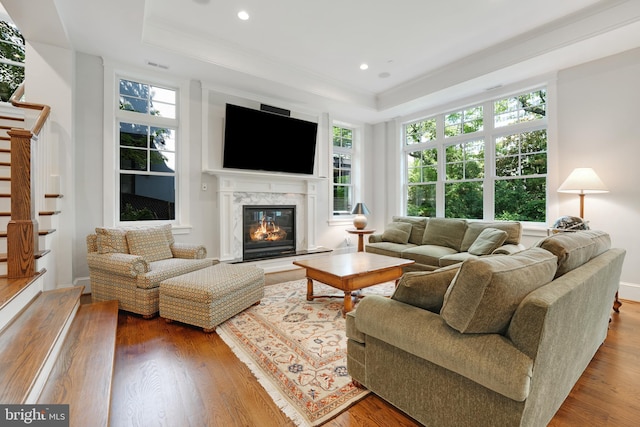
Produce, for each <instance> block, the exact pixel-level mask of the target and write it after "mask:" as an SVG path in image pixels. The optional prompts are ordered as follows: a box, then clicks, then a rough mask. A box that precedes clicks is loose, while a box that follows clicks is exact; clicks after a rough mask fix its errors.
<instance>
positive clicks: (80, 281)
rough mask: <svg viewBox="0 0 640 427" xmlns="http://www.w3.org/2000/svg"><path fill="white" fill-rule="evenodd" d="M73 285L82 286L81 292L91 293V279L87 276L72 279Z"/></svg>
mask: <svg viewBox="0 0 640 427" xmlns="http://www.w3.org/2000/svg"><path fill="white" fill-rule="evenodd" d="M73 286H84V290H83V291H82V293H83V294H90V293H91V280H90V279H89V278H88V277H78V278H77V279H75V280H74V281H73Z"/></svg>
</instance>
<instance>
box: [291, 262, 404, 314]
mask: <svg viewBox="0 0 640 427" xmlns="http://www.w3.org/2000/svg"><path fill="white" fill-rule="evenodd" d="M414 262H415V261H413V260H409V259H402V258H395V257H390V256H385V255H378V254H372V253H369V252H356V253H348V254H343V255H329V256H323V257H318V258H311V259H308V260H301V261H294V262H293V263H294V264H295V265H297V266H300V267H304V268H306V269H307V300H308V301H311V300H313V299H314V298H321V297H331V296H332V295H314V294H313V281H314V280H317V281H318V282H322V283H326V284H327V285H329V286H332V287H334V288H336V289H340V290H341V291H344V313H348V312H349V311H351V310H352V309H353V300H352V293H355V294H356V296H357V292H356V291H358V290H360V289H362V288H366V287H368V286H373V285H377V284H379V283H384V282H389V281H391V280H395V281H396V282H397V280H398V279H400V277H401V276H402V272H403V271H402V267H405V266H407V265H410V264H413V263H414Z"/></svg>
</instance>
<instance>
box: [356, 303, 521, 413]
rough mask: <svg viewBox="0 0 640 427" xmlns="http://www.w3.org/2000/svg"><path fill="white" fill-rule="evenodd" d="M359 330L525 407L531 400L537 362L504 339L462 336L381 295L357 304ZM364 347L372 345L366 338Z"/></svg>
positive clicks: (429, 315) (423, 312) (431, 315)
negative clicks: (534, 362)
mask: <svg viewBox="0 0 640 427" xmlns="http://www.w3.org/2000/svg"><path fill="white" fill-rule="evenodd" d="M407 325H411V326H412V327H410V328H408V327H407ZM355 326H356V330H357V331H359V333H362V334H365V335H366V336H371V337H373V338H376V339H378V340H381V341H384V342H385V343H387V344H389V345H391V346H394V347H397V348H399V349H401V350H404V351H405V352H407V353H410V354H413V355H414V356H417V357H420V358H422V359H425V360H428V361H429V362H431V363H435V364H436V365H439V366H441V367H443V368H445V369H448V370H450V371H452V372H455V373H457V374H459V375H462V376H464V377H466V378H469V379H470V380H472V381H475V382H477V383H479V384H481V385H483V386H485V387H487V388H489V389H491V390H493V391H495V392H497V393H500V394H502V395H504V396H506V397H508V398H510V399H513V400H515V401H518V402H522V401H524V400H525V399H526V398H527V396H528V395H529V391H530V387H531V377H532V376H533V360H532V359H531V358H529V357H528V356H527V355H525V354H524V353H522V352H521V351H520V350H518V349H517V348H516V347H515V346H514V345H513V343H512V342H511V341H509V340H508V339H507V338H505V337H504V336H502V335H498V334H461V333H459V332H458V331H456V330H455V329H453V328H451V327H449V326H448V325H447V324H446V322H445V321H444V319H442V317H441V316H440V315H438V314H436V313H432V312H430V311H427V310H423V309H421V308H418V307H414V306H411V305H408V304H404V303H402V302H399V301H395V300H393V299H389V298H384V297H380V296H378V295H369V296H367V297H366V298H363V299H362V301H360V302H359V303H358V309H357V310H355ZM347 332H348V336H350V338H352V337H353V338H352V339H356V340H359V339H358V336H357V334H356V333H354V331H353V330H351V331H350V330H349V329H347ZM365 342H368V340H367V338H366V337H365ZM366 345H367V344H365V346H366ZM372 375H375V373H372Z"/></svg>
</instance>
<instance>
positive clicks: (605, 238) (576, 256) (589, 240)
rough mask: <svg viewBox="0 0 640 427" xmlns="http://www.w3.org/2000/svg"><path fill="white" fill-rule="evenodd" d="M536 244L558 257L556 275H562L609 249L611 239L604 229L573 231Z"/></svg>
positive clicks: (550, 237)
mask: <svg viewBox="0 0 640 427" xmlns="http://www.w3.org/2000/svg"><path fill="white" fill-rule="evenodd" d="M536 246H539V247H541V248H543V249H546V250H548V251H549V252H551V253H552V254H554V255H555V256H557V257H558V271H556V277H560V276H562V275H563V274H565V273H568V272H569V271H571V270H573V269H576V268H578V267H580V266H581V265H582V264H584V263H585V262H587V261H589V260H590V259H591V258H593V257H595V256H598V255H600V254H601V253H602V252H604V251H606V250H607V249H609V248H610V247H611V239H610V237H609V235H608V234H607V233H605V232H602V231H595V230H593V231H592V230H587V231H573V232H567V233H558V234H554V235H552V236H549V237H547V238H545V239H543V240H541V241H540V242H538V243H537V244H536Z"/></svg>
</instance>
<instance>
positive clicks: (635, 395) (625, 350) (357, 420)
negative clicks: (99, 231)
mask: <svg viewBox="0 0 640 427" xmlns="http://www.w3.org/2000/svg"><path fill="white" fill-rule="evenodd" d="M302 277H303V271H302V270H297V271H292V272H287V273H279V274H269V275H267V284H268V285H269V284H274V283H280V282H283V281H288V280H295V279H298V278H302ZM622 302H623V305H622V307H621V311H620V313H619V314H618V313H613V314H612V321H611V323H610V330H609V335H608V337H607V339H606V341H605V343H604V345H603V346H602V347H601V348H600V350H599V351H598V352H597V354H596V355H595V358H594V359H593V361H592V362H591V364H590V365H589V367H588V368H587V370H586V371H585V372H584V374H583V375H582V377H581V378H580V380H579V381H578V383H577V384H576V385H575V387H574V389H573V391H572V392H571V394H570V395H569V397H568V398H567V400H566V401H565V403H564V404H563V405H562V407H561V408H560V410H559V411H558V413H557V414H556V416H555V417H554V418H553V420H552V422H551V423H550V424H549V425H550V426H552V427H567V426H571V427H572V426H576V427H577V426H580V427H584V426H614V425H615V426H617V427H621V426H636V425H638V423H639V420H640V340H639V339H638V335H637V331H638V330H640V303H637V302H631V301H624V300H623V301H622ZM111 408H112V411H111V422H110V425H111V426H113V427H123V426H168V427H173V426H181V427H182V426H194V427H195V426H198V427H200V426H225V427H227V426H260V427H269V426H294V424H293V423H292V422H291V421H290V420H289V419H288V418H287V417H286V416H285V415H284V414H283V413H282V412H281V411H280V410H279V409H278V407H277V406H276V405H275V403H274V402H273V401H272V400H271V398H270V397H269V395H268V394H267V393H266V392H265V391H264V389H263V388H262V386H260V384H259V383H258V382H257V381H256V379H255V378H254V376H253V374H251V372H250V371H249V369H248V368H247V367H246V366H245V365H244V364H243V363H242V362H240V361H239V360H238V359H237V358H236V357H235V355H234V354H233V353H232V352H231V350H230V349H229V348H228V347H227V345H226V344H225V343H224V342H223V341H222V340H221V339H220V338H219V337H218V335H216V334H204V333H202V331H201V330H200V329H197V328H192V327H189V326H185V325H181V324H179V323H171V324H167V323H165V321H164V320H162V319H161V318H158V317H156V318H154V319H151V320H144V319H142V318H141V317H139V316H136V315H133V314H128V313H125V312H120V315H119V321H118V331H117V348H116V364H115V375H114V383H113V387H112V405H111ZM325 425H326V426H327V427H346V426H350V427H365V426H394V427H395V426H419V425H420V424H418V423H417V422H415V421H414V420H412V419H411V418H409V417H408V416H406V415H404V414H403V413H402V412H400V411H398V410H396V409H395V408H393V407H392V406H390V405H389V404H387V403H386V402H384V401H383V400H382V399H380V398H378V397H376V396H375V395H369V396H367V397H366V398H365V399H363V400H362V401H360V402H358V403H357V404H355V405H354V406H352V407H351V408H350V409H348V410H347V411H345V412H343V413H342V414H340V415H339V416H338V417H336V418H334V419H333V420H331V421H329V422H328V423H327V424H325Z"/></svg>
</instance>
